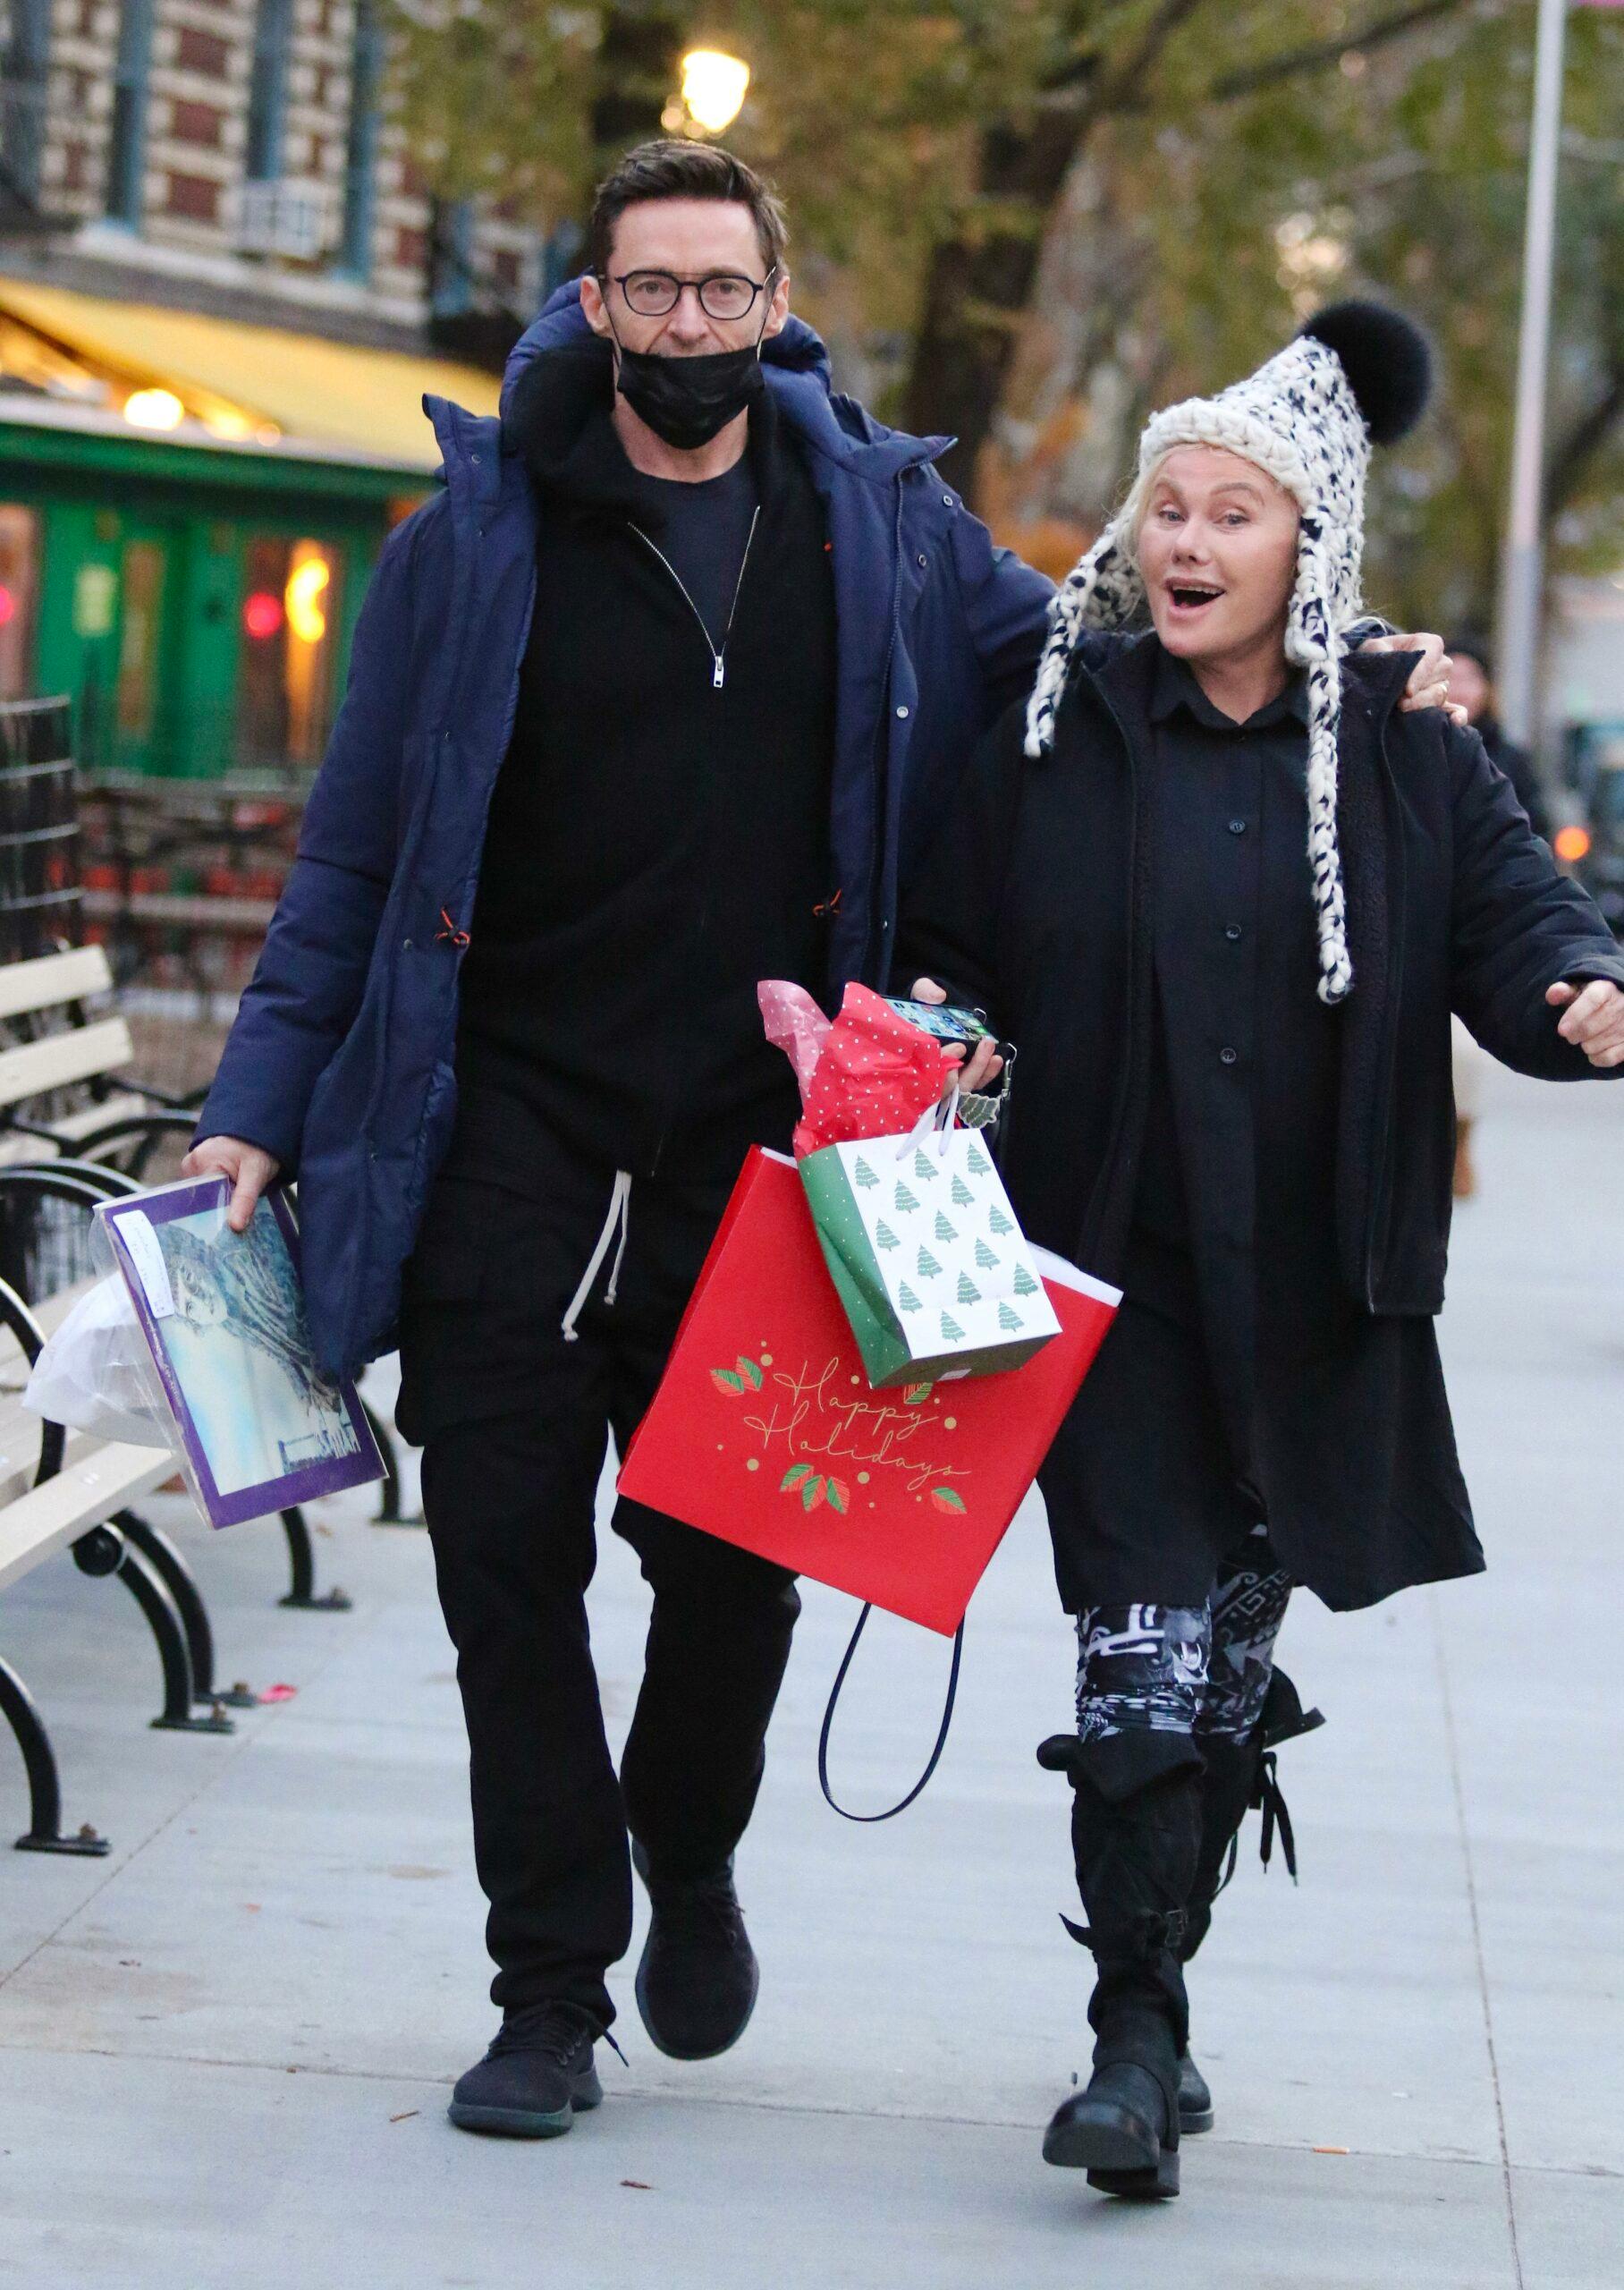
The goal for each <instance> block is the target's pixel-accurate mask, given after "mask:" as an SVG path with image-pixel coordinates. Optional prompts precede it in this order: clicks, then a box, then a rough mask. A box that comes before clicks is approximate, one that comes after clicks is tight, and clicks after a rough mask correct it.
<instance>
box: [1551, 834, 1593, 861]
mask: <svg viewBox="0 0 1624 2290" xmlns="http://www.w3.org/2000/svg"><path fill="white" fill-rule="evenodd" d="M1552 849H1553V850H1554V851H1555V852H1556V855H1557V857H1558V858H1559V859H1565V860H1566V861H1568V864H1569V866H1570V867H1571V866H1574V865H1575V864H1577V861H1579V860H1581V859H1584V858H1586V857H1588V855H1589V852H1590V830H1589V828H1588V827H1558V829H1557V831H1556V841H1555V843H1554V844H1552Z"/></svg>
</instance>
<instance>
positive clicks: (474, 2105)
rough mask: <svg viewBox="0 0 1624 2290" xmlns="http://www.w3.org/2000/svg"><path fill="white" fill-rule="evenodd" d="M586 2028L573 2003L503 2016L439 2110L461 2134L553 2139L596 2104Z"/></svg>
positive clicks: (600, 2091) (589, 2025)
mask: <svg viewBox="0 0 1624 2290" xmlns="http://www.w3.org/2000/svg"><path fill="white" fill-rule="evenodd" d="M596 2033H597V2029H596V2025H595V2024H594V2023H593V2021H592V2020H591V2019H590V2018H589V2016H588V2014H586V2013H585V2012H582V2011H580V2010H579V2009H578V2008H577V2006H575V2005H573V2004H529V2005H526V2006H524V2008H523V2009H522V2010H520V2011H517V2012H510V2013H509V2014H507V2016H506V2018H505V2019H504V2020H503V2023H502V2025H501V2026H500V2027H499V2028H498V2029H497V2031H496V2036H495V2041H494V2042H493V2044H492V2045H491V2048H490V2049H489V2050H488V2051H487V2052H486V2055H485V2057H484V2058H483V2059H482V2060H481V2061H480V2062H479V2064H478V2066H477V2067H470V2068H469V2071H468V2073H467V2074H466V2075H464V2076H463V2077H462V2078H461V2080H460V2082H458V2084H457V2088H456V2090H455V2091H453V2093H452V2095H451V2105H450V2107H449V2108H447V2109H446V2113H447V2114H448V2115H449V2116H450V2117H451V2119H452V2121H453V2123H454V2124H455V2125H457V2127H458V2129H459V2130H460V2131H484V2132H490V2133H495V2136H496V2137H497V2138H499V2139H557V2138H558V2137H560V2136H561V2134H562V2133H564V2132H566V2131H568V2130H569V2128H570V2125H571V2124H572V2123H573V2122H574V2120H575V2117H576V2115H577V2113H578V2112H579V2110H581V2109H583V2108H595V2107H596V2106H598V2105H599V2104H600V2102H601V2101H602V2099H603V2096H604V2087H603V2085H602V2084H601V2083H600V2082H598V2080H597V2070H596V2068H595V2067H594V2066H593V2065H592V2042H593V2039H594V2037H595V2036H596Z"/></svg>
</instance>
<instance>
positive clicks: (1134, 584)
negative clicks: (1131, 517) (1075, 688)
mask: <svg viewBox="0 0 1624 2290" xmlns="http://www.w3.org/2000/svg"><path fill="white" fill-rule="evenodd" d="M1127 529H1128V513H1127V511H1126V510H1124V511H1123V513H1121V515H1120V516H1117V517H1114V518H1112V522H1111V523H1110V524H1108V525H1107V526H1106V528H1105V530H1104V532H1103V533H1102V534H1101V535H1100V537H1099V539H1097V540H1096V541H1095V544H1094V546H1093V547H1092V548H1090V549H1088V550H1087V551H1086V552H1085V554H1084V555H1083V556H1080V557H1078V561H1077V563H1076V564H1074V565H1073V566H1072V568H1071V570H1070V573H1067V575H1066V577H1065V579H1064V580H1063V581H1062V582H1061V585H1060V587H1059V588H1058V589H1056V590H1055V591H1054V594H1053V597H1052V598H1050V599H1049V633H1048V636H1047V638H1046V640H1045V644H1044V650H1043V657H1042V659H1041V660H1040V661H1039V662H1038V664H1037V677H1036V682H1035V683H1034V684H1033V686H1032V691H1031V696H1030V698H1029V699H1028V701H1027V737H1026V751H1027V754H1028V756H1030V757H1032V758H1033V759H1036V758H1037V757H1038V756H1040V755H1042V753H1043V752H1044V751H1045V748H1047V747H1048V746H1049V745H1050V743H1051V742H1052V741H1053V737H1054V718H1055V715H1056V712H1057V711H1058V709H1059V707H1060V703H1061V700H1062V696H1063V695H1064V692H1065V689H1066V679H1067V677H1068V675H1069V674H1070V669H1071V655H1072V653H1073V651H1074V650H1075V649H1076V647H1077V640H1078V637H1079V636H1080V635H1081V634H1082V632H1083V631H1084V629H1086V628H1121V627H1122V626H1123V625H1124V624H1125V623H1127V622H1128V621H1129V620H1130V619H1131V618H1132V617H1133V615H1134V613H1135V611H1136V610H1137V608H1138V606H1139V604H1140V603H1141V602H1142V601H1143V599H1144V593H1145V592H1144V587H1143V584H1142V583H1141V581H1140V580H1139V576H1138V572H1137V570H1136V569H1135V567H1134V565H1133V564H1132V562H1131V560H1130V559H1129V556H1128V553H1127V550H1126V548H1125V547H1124V546H1123V536H1124V533H1125V532H1126V530H1127Z"/></svg>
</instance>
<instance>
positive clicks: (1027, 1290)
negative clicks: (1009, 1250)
mask: <svg viewBox="0 0 1624 2290" xmlns="http://www.w3.org/2000/svg"><path fill="white" fill-rule="evenodd" d="M1015 1293H1016V1294H1017V1295H1018V1296H1036V1293H1037V1283H1036V1280H1034V1279H1033V1277H1032V1276H1031V1274H1030V1273H1029V1272H1028V1270H1027V1268H1026V1266H1025V1265H1024V1264H1018V1265H1017V1266H1016V1268H1015Z"/></svg>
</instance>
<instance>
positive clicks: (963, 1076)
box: [912, 978, 1003, 1090]
mask: <svg viewBox="0 0 1624 2290" xmlns="http://www.w3.org/2000/svg"><path fill="white" fill-rule="evenodd" d="M912 998H913V999H914V1001H916V1002H945V1001H946V999H947V989H946V988H945V987H943V986H938V985H937V984H936V981H935V979H934V978H916V979H915V980H914V987H913V997H912ZM943 1048H944V1049H945V1050H946V1052H947V1055H948V1056H949V1057H951V1058H952V1060H953V1062H954V1064H957V1065H959V1066H960V1067H961V1068H962V1071H961V1072H960V1075H959V1087H960V1089H961V1090H985V1088H986V1086H987V1084H988V1083H989V1082H991V1081H996V1080H997V1079H998V1076H999V1075H1000V1074H1001V1073H1002V1072H1003V1060H1002V1057H1000V1056H999V1055H998V1046H997V1044H996V1043H995V1042H990V1041H978V1042H977V1044H976V1045H975V1050H974V1054H973V1056H971V1058H970V1062H969V1064H968V1065H966V1064H964V1052H963V1050H962V1049H961V1048H960V1047H958V1045H957V1044H954V1045H952V1047H949V1046H948V1045H947V1044H946V1043H944V1044H943Z"/></svg>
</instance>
